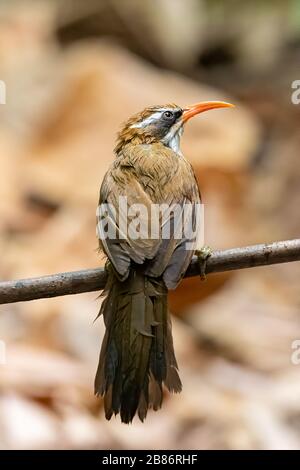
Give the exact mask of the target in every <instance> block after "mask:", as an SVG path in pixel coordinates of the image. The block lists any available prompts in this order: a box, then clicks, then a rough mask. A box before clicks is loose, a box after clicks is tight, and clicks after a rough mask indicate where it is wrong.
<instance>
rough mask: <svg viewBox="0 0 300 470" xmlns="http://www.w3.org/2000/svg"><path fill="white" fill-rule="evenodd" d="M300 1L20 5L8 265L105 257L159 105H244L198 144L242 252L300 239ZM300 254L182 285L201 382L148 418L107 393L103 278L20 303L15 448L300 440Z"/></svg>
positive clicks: (187, 341)
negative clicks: (127, 178)
mask: <svg viewBox="0 0 300 470" xmlns="http://www.w3.org/2000/svg"><path fill="white" fill-rule="evenodd" d="M299 60H300V1H299V0H285V1H284V0H282V1H279V0H278V1H274V0H272V1H267V0H265V1H258V0H256V1H253V0H252V1H250V0H249V1H243V2H242V1H239V0H228V1H221V0H210V1H208V0H148V1H147V0H144V1H139V0H122V1H121V0H119V1H118V0H85V1H84V2H82V1H79V0H64V1H62V0H61V1H58V0H57V1H54V0H52V1H50V0H49V1H46V0H45V1H37V0H36V1H31V2H29V1H18V2H17V1H9V2H8V1H4V0H2V1H0V79H1V80H3V81H4V82H5V84H6V104H5V105H4V104H3V105H2V104H1V105H0V254H1V261H0V278H1V280H8V279H17V278H23V277H31V276H40V275H45V274H51V273H56V272H60V271H68V270H77V269H84V268H93V267H98V266H100V265H103V259H102V258H101V257H100V256H99V255H98V254H97V252H96V248H97V240H96V235H95V211H96V206H97V200H98V192H99V187H100V184H101V181H102V178H103V175H104V173H105V172H106V170H107V168H108V166H109V164H110V163H111V161H112V159H113V152H112V149H113V147H114V140H115V135H116V132H117V130H118V128H119V126H120V123H121V122H122V121H123V120H124V119H126V118H127V117H128V116H129V115H130V114H132V113H135V112H138V111H140V110H141V109H142V108H143V107H144V106H148V105H152V104H164V103H168V102H176V103H177V104H179V105H182V106H184V105H187V104H191V103H193V102H197V101H200V100H210V99H212V100H218V99H222V100H227V101H231V102H233V103H235V104H236V105H237V108H236V109H235V110H233V111H226V112H223V111H215V112H212V113H208V114H207V115H205V116H204V115H203V116H202V117H199V118H197V119H194V120H193V122H191V124H189V126H187V128H186V132H185V135H184V137H183V139H182V148H183V152H184V154H185V155H186V157H187V158H188V159H189V160H190V161H191V162H192V164H193V166H194V169H195V172H196V175H197V177H198V180H199V183H200V186H201V191H202V195H203V199H204V203H205V217H206V226H205V235H206V243H207V244H209V245H210V246H211V247H212V248H215V249H222V248H229V247H230V248H231V247H235V246H242V245H247V244H254V243H259V242H268V241H275V240H280V239H282V240H283V239H288V238H297V237H299V228H300V220H299V204H300V185H299V177H300V164H299V150H300V137H299V124H300V105H299V106H297V105H295V104H292V101H291V95H292V92H293V90H292V87H291V85H292V82H293V81H294V80H297V79H300V67H299V63H300V62H299ZM299 275H300V267H299V264H298V263H295V264H293V263H292V264H287V265H281V266H274V267H270V268H267V267H266V268H257V269H253V270H251V269H250V270H246V271H236V272H231V273H226V274H225V273H224V274H217V275H210V276H209V278H208V279H207V281H206V282H204V283H200V280H199V279H197V278H194V279H190V280H188V281H184V282H183V283H182V284H181V286H180V287H179V288H178V289H177V291H176V292H172V293H171V295H170V302H171V311H172V312H173V313H174V316H173V330H174V341H175V349H176V351H177V359H178V362H179V367H180V374H181V378H182V380H183V392H182V393H181V394H180V395H178V396H169V395H166V396H165V402H164V406H163V409H162V410H161V411H159V412H157V413H154V412H150V413H149V415H148V418H147V420H146V422H145V423H144V424H142V423H140V422H138V421H134V423H133V424H132V425H130V426H126V425H122V424H120V422H119V419H118V418H116V419H114V418H113V419H112V420H111V422H107V421H105V419H104V417H103V405H102V401H101V400H100V399H96V398H95V397H94V396H93V380H94V374H95V371H96V366H97V361H98V354H99V349H100V342H101V339H102V336H103V324H102V319H100V320H98V321H97V322H96V323H95V324H93V320H94V318H95V317H96V315H97V313H98V311H99V306H100V302H101V299H97V293H95V292H94V293H89V294H82V295H77V296H69V297H61V298H56V299H51V300H49V299H45V300H39V301H34V302H28V303H23V304H11V305H4V306H3V305H2V306H1V307H0V340H2V341H5V343H6V365H0V448H3V449H47V448H50V449H138V448H146V449H164V448H165V449H281V448H285V449H297V448H300V365H299V366H297V365H293V364H292V362H291V354H292V352H293V350H292V342H293V341H294V340H295V339H300V319H299V306H300V292H299Z"/></svg>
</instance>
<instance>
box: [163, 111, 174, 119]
mask: <svg viewBox="0 0 300 470" xmlns="http://www.w3.org/2000/svg"><path fill="white" fill-rule="evenodd" d="M173 116H174V114H173V113H172V111H165V112H164V114H163V117H164V118H165V119H172V118H173Z"/></svg>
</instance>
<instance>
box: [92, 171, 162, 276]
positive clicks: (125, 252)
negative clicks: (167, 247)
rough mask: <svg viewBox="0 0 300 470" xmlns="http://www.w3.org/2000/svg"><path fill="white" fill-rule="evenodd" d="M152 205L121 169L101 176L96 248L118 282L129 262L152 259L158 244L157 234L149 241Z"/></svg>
mask: <svg viewBox="0 0 300 470" xmlns="http://www.w3.org/2000/svg"><path fill="white" fill-rule="evenodd" d="M152 204H153V201H152V199H151V197H150V196H149V194H147V192H146V191H145V190H144V188H143V186H142V184H141V183H140V182H139V181H138V179H137V178H136V177H135V175H134V174H133V173H132V171H130V168H126V166H125V165H123V166H122V168H120V167H116V168H112V169H111V170H110V171H109V172H108V173H107V174H106V176H105V178H104V180H103V183H102V186H101V190H100V200H99V207H98V211H97V233H98V238H99V244H100V247H101V248H102V249H103V251H104V252H105V253H106V255H107V256H108V258H109V260H110V261H111V263H112V264H113V266H114V268H115V270H116V271H117V272H118V274H119V275H120V277H121V278H122V279H125V278H126V277H127V275H128V273H129V266H130V260H132V261H134V262H135V263H137V264H143V263H144V262H145V260H147V259H152V258H153V257H154V256H155V254H156V253H157V250H158V247H159V245H160V244H161V238H160V232H158V234H157V235H158V236H157V237H154V238H153V237H151V233H150V230H151V226H150V221H151V210H152Z"/></svg>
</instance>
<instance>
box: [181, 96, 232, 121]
mask: <svg viewBox="0 0 300 470" xmlns="http://www.w3.org/2000/svg"><path fill="white" fill-rule="evenodd" d="M234 107H235V106H234V104H231V103H226V102H225V101H202V102H201V103H197V104H192V106H188V107H187V108H185V109H184V111H183V115H182V120H183V122H186V121H188V120H189V119H190V118H191V117H193V116H196V114H200V113H204V111H209V110H210V109H217V108H234Z"/></svg>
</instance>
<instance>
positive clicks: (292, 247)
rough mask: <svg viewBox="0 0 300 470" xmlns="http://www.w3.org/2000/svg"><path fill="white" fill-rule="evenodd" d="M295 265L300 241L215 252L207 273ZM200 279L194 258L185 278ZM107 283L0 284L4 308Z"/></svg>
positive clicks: (77, 278)
mask: <svg viewBox="0 0 300 470" xmlns="http://www.w3.org/2000/svg"><path fill="white" fill-rule="evenodd" d="M291 261H300V239H297V240H287V241H281V242H274V243H270V244H262V245H253V246H247V247H244V248H233V249H231V250H224V251H214V252H213V254H212V255H211V257H210V258H209V259H208V261H207V265H206V273H207V274H208V273H217V272H222V271H232V270H236V269H244V268H253V267H257V266H266V265H271V264H277V263H288V262H291ZM197 275H199V263H198V260H197V258H196V257H194V258H193V260H192V262H191V264H190V266H189V268H188V270H187V272H186V276H185V277H192V276H197ZM105 282H106V273H105V271H104V269H103V268H98V269H86V270H82V271H73V272H68V273H60V274H53V275H51V276H43V277H36V278H31V279H21V280H18V281H6V282H0V304H5V303H12V302H21V301H26V300H34V299H42V298H47V297H57V296H60V295H70V294H80V293H82V292H92V291H97V290H101V289H103V288H104V285H105Z"/></svg>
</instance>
